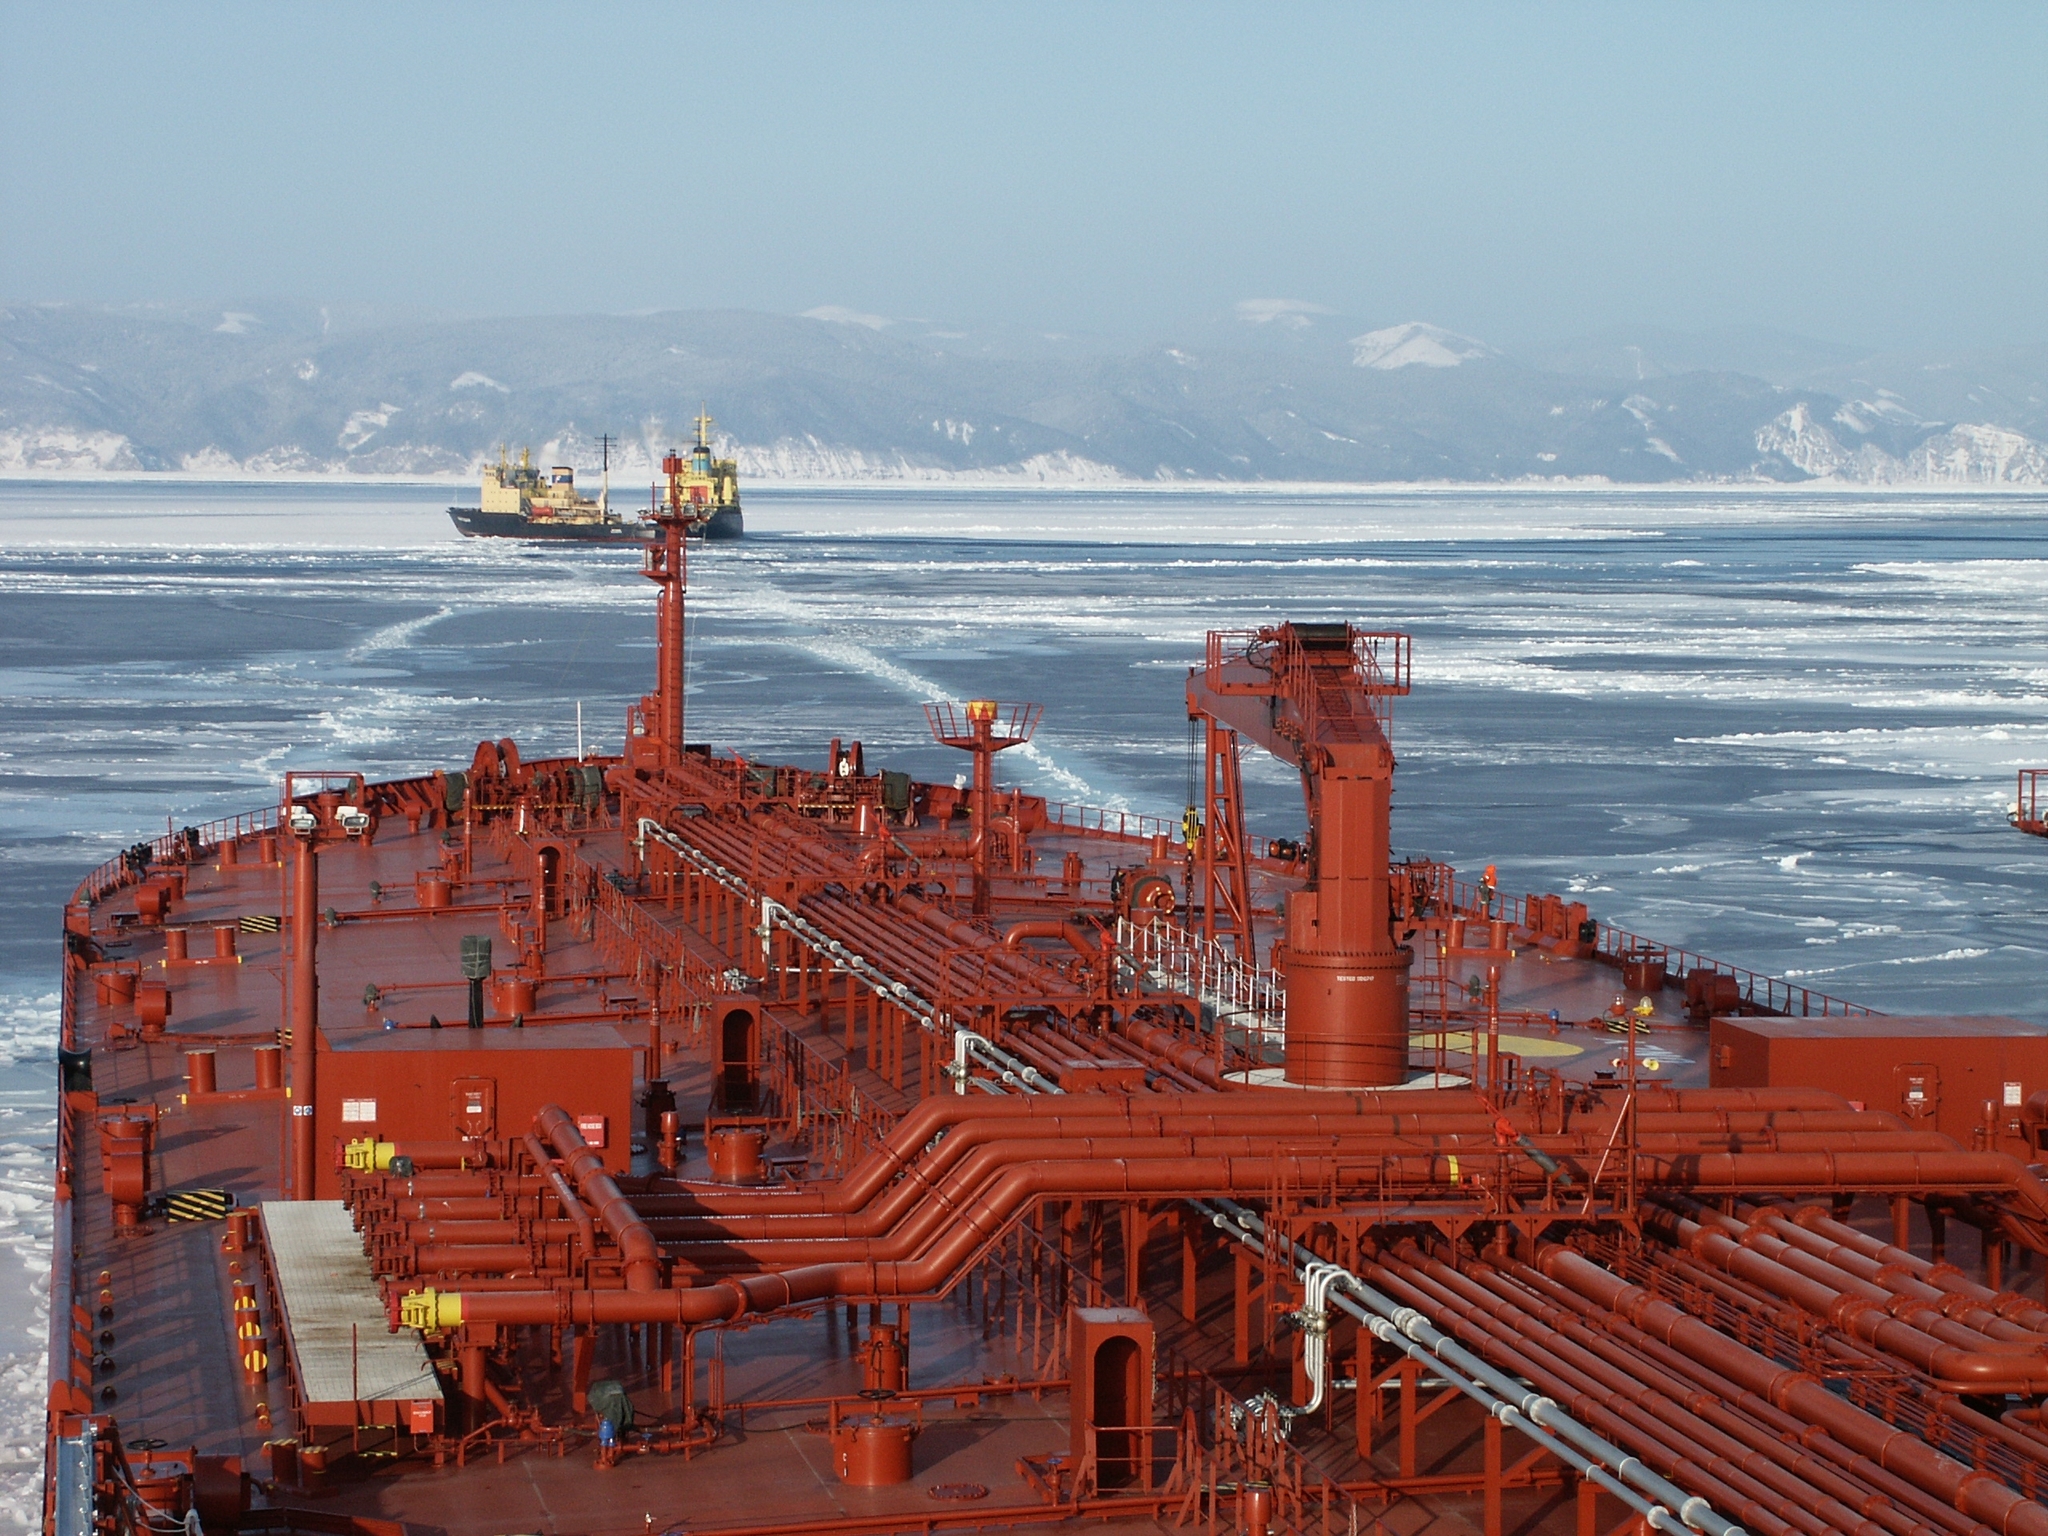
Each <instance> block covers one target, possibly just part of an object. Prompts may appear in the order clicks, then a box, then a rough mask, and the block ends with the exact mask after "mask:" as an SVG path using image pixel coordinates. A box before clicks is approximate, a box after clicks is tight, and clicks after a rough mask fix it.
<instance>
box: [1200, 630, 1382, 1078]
mask: <svg viewBox="0 0 2048 1536" xmlns="http://www.w3.org/2000/svg"><path fill="white" fill-rule="evenodd" d="M1408 663H1409V637H1408V636H1407V635H1405V634H1398V633H1385V632H1373V631H1368V630H1362V629H1358V628H1356V627H1354V626H1353V625H1350V624H1299V623H1287V624H1280V625H1276V626H1270V627H1268V628H1264V629H1258V630H1212V631H1211V632H1210V634H1209V643H1208V653H1207V656H1206V658H1205V660H1204V663H1203V665H1202V666H1201V667H1200V668H1198V669H1193V670H1191V671H1190V672H1189V673H1188V718H1189V719H1191V720H1195V719H1199V720H1201V721H1202V722H1203V724H1204V731H1205V735H1206V738H1207V744H1206V749H1205V752H1204V758H1205V767H1204V770H1203V782H1204V789H1203V805H1202V807H1201V812H1202V816H1201V819H1202V827H1203V830H1202V831H1201V833H1200V834H1199V838H1198V841H1199V847H1198V848H1197V850H1196V863H1197V865H1198V866H1199V869H1200V883H1201V891H1202V895H1201V906H1202V909H1203V932H1204V936H1205V937H1207V938H1210V939H1219V938H1221V937H1224V936H1229V937H1230V938H1231V940H1232V942H1233V943H1235V944H1236V945H1237V947H1238V950H1239V953H1240V955H1241V956H1242V957H1243V958H1245V959H1246V960H1250V959H1251V958H1252V956H1251V953H1250V949H1251V940H1250V935H1251V933H1252V927H1251V920H1250V919H1251V880H1250V868H1249V863H1250V861H1249V857H1248V847H1247V840H1246V837H1245V832H1244V795H1243V788H1242V783H1241V781H1240V779H1239V776H1238V767H1237V754H1238V738H1239V737H1240V736H1241V737H1244V738H1246V739H1247V740H1250V741H1252V742H1256V743H1257V744H1258V745H1259V746H1262V747H1264V748H1265V749H1266V750H1267V751H1269V752H1271V753H1272V754H1273V755H1274V756H1275V757H1278V758H1279V759H1281V760H1282V761H1283V762H1289V763H1293V764H1296V765H1297V766H1298V767H1299V768H1300V770H1301V784H1302V794H1303V797H1304V798H1305V799H1306V801H1307V803H1308V828H1309V848H1308V864H1309V879H1308V884H1307V886H1306V888H1305V889H1302V890H1299V891H1296V892H1293V893H1292V894H1290V895H1289V897H1288V898H1287V940H1286V948H1285V952H1284V955H1283V956H1282V957H1280V958H1281V961H1282V969H1284V971H1285V974H1286V977H1287V1046H1286V1071H1287V1080H1288V1081H1289V1082H1291V1083H1299V1084H1301V1085H1303V1086H1305V1087H1317V1088H1359V1087H1374V1086H1378V1085H1382V1084H1387V1083H1398V1082H1401V1081H1402V1080H1403V1078H1404V1077H1405V1075H1406V1069H1407V1062H1408V967H1409V964H1410V962H1411V960H1412V958H1413V956H1412V954H1411V953H1410V951H1408V950H1407V949H1405V948H1404V947H1402V946H1401V945H1400V944H1399V943H1398V942H1397V940H1396V938H1395V935H1394V932H1393V925H1392V914H1391V902H1390V899H1389V890H1388V865H1389V844H1390V835H1391V834H1390V810H1391V802H1392V796H1393V787H1394V749H1393V745H1392V743H1391V742H1390V741H1389V739H1388V736H1387V728H1388V726H1389V724H1390V723H1391V716H1392V700H1393V697H1394V696H1395V695H1396V694H1404V693H1406V692H1408V686H1409V684H1408V677H1409V670H1408Z"/></svg>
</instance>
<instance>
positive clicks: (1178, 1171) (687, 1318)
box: [443, 1157, 1336, 1324]
mask: <svg viewBox="0 0 2048 1536" xmlns="http://www.w3.org/2000/svg"><path fill="white" fill-rule="evenodd" d="M1335 1172H1336V1165H1335V1164H1333V1163H1332V1162H1331V1161H1330V1160H1329V1159H1326V1158H1321V1157H1249V1158H1227V1157H1215V1158H1187V1159H1180V1160H1176V1161H1173V1162H1170V1163H1158V1162H1126V1161H1123V1160H1121V1159H1119V1160H1113V1161H1096V1162H1091V1163H1080V1164H1075V1165H1072V1166H1061V1167H1053V1168H1040V1167H1026V1168H1012V1169H1009V1170H1007V1171H1006V1172H1005V1173H1004V1174H1003V1176H1002V1177H1001V1178H1000V1179H999V1180H997V1181H996V1183H995V1185H994V1186H993V1187H992V1188H991V1189H990V1190H989V1191H988V1193H987V1195H986V1197H985V1198H977V1199H976V1200H975V1201H973V1202H971V1203H970V1204H969V1205H968V1206H967V1207H966V1208H965V1209H963V1210H961V1211H960V1212H958V1213H956V1214H955V1216H954V1217H953V1219H952V1221H951V1222H950V1224H949V1225H948V1226H947V1228H946V1229H945V1231H944V1233H943V1235H942V1236H941V1237H940V1238H939V1240H938V1241H936V1242H935V1243H933V1244H932V1245H931V1246H930V1247H929V1248H927V1249H926V1250H925V1251H924V1253H922V1254H921V1255H920V1256H919V1257H918V1258H916V1259H915V1260H911V1261H907V1262H902V1261H887V1262H884V1261H865V1260H862V1261H854V1262H848V1263H838V1264H813V1265H806V1266H804V1267H802V1268H797V1269H791V1270H786V1271H783V1272H780V1273H774V1274H759V1275H748V1276H744V1277H740V1278H734V1279H721V1280H719V1281H716V1282H714V1283H713V1284H711V1285H706V1286H700V1287H697V1288H695V1289H690V1290H666V1291H609V1292H606V1291H598V1292H593V1291H574V1292H562V1293H559V1294H557V1293H555V1292H551V1291H547V1292H532V1293H528V1294H519V1293H508V1292H496V1293H491V1294H487V1295H481V1296H475V1297H471V1296H468V1295H464V1296H462V1297H460V1298H459V1299H455V1298H443V1302H444V1306H448V1308H449V1310H452V1311H453V1312H454V1314H455V1317H454V1320H456V1321H460V1322H489V1323H504V1324H523V1323H557V1322H560V1323H684V1324H695V1323H711V1322H720V1321H726V1320H730V1319H734V1318H739V1317H744V1316H746V1315H747V1314H749V1313H766V1312H773V1311H775V1310H777V1309H778V1308H781V1307H787V1306H799V1305H803V1304H806V1303H809V1302H815V1301H823V1300H826V1299H828V1298H832V1297H839V1296H919V1295H927V1294H930V1293H932V1292H934V1291H937V1290H940V1289H942V1288H943V1287H944V1286H945V1285H946V1284H947V1283H948V1282H949V1281H951V1280H952V1279H954V1278H955V1277H956V1276H958V1275H959V1274H961V1273H962V1272H963V1271H964V1269H965V1268H966V1266H967V1265H968V1264H970V1263H971V1262H972V1261H973V1259H974V1257H975V1256H976V1254H977V1253H979V1252H980V1251H981V1250H982V1249H983V1248H984V1247H985V1246H986V1244H987V1243H989V1242H990V1241H991V1240H993V1239H994V1238H995V1237H997V1236H999V1235H1000V1234H1001V1233H1002V1232H1003V1231H1004V1229H1005V1228H1006V1227H1007V1226H1008V1225H1009V1222H1010V1221H1011V1219H1012V1218H1013V1217H1014V1216H1015V1215H1016V1214H1017V1213H1018V1212H1019V1211H1020V1210H1022V1209H1023V1208H1024V1207H1025V1205H1026V1204H1028V1203H1029V1202H1031V1201H1034V1200H1038V1199H1042V1198H1045V1197H1048V1196H1054V1195H1058V1196H1067V1197H1076V1198H1125V1197H1145V1198H1152V1199H1169V1198H1190V1197H1195V1196H1201V1195H1211V1194H1217V1193H1226V1194H1234V1195H1240V1196H1250V1197H1257V1196H1260V1195H1263V1194H1264V1193H1265V1192H1266V1191H1267V1190H1268V1189H1270V1188H1271V1187H1272V1184H1273V1181H1275V1180H1293V1181H1296V1182H1297V1183H1298V1184H1302V1185H1307V1186H1310V1187H1313V1186H1314V1185H1315V1184H1316V1183H1317V1181H1320V1180H1326V1179H1328V1178H1330V1177H1331V1176H1332V1174H1333V1173H1335ZM451 1303H452V1305H451ZM443 1315H444V1316H446V1315H447V1312H445V1311H444V1314H443Z"/></svg>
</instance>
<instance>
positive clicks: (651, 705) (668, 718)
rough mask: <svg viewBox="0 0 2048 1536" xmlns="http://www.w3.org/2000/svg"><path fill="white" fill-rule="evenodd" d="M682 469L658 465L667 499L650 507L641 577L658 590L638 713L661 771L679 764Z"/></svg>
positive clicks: (684, 582) (685, 579)
mask: <svg viewBox="0 0 2048 1536" xmlns="http://www.w3.org/2000/svg"><path fill="white" fill-rule="evenodd" d="M683 467H684V461H683V460H682V459H681V458H680V457H678V456H677V455H675V454H670V455H669V456H668V457H667V458H665V459H663V460H662V461H661V468H662V472H663V473H664V474H666V475H667V476H668V486H669V494H668V498H667V500H666V501H665V502H659V503H657V504H656V506H655V510H654V521H655V524H656V526H657V527H659V528H660V530H661V537H660V538H659V539H658V540H651V541H649V543H648V545H647V565H646V568H645V571H644V572H643V574H645V575H646V577H647V578H648V580H650V581H654V582H658V583H659V584H660V586H661V595H660V598H659V606H658V608H657V612H656V622H655V635H656V653H655V664H654V693H653V695H652V696H651V697H650V698H647V699H645V700H643V701H642V704H641V707H642V710H643V712H644V713H645V715H646V719H647V731H648V734H649V735H651V736H653V737H654V738H655V739H656V740H657V741H659V742H660V756H659V758H658V759H657V760H658V762H659V763H660V765H661V766H662V767H664V768H672V767H674V766H675V765H676V764H678V763H680V762H681V761H682V760H683V595H684V593H685V592H686V591H687V590H688V589H689V574H690V573H689V559H688V556H687V555H686V554H685V553H684V550H685V541H684V530H685V529H686V528H688V527H689V524H690V520H691V517H692V516H693V513H692V512H691V511H690V510H689V509H688V503H686V502H685V501H684V500H683V499H682V496H681V494H680V492H679V489H678V484H677V478H678V476H679V475H680V474H681V472H682V470H683Z"/></svg>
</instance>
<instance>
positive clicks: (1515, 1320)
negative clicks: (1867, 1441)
mask: <svg viewBox="0 0 2048 1536" xmlns="http://www.w3.org/2000/svg"><path fill="white" fill-rule="evenodd" d="M1401 1252H1402V1255H1403V1259H1404V1261H1405V1262H1407V1263H1409V1264H1411V1265H1413V1266H1415V1267H1417V1268H1420V1269H1422V1270H1423V1271H1424V1272H1425V1273H1426V1274H1427V1275H1428V1276H1429V1278H1430V1279H1431V1280H1432V1281H1434V1282H1435V1283H1436V1284H1437V1285H1438V1286H1439V1287H1440V1288H1442V1289H1444V1290H1446V1291H1449V1292H1452V1293H1454V1294H1455V1295H1456V1296H1457V1297H1458V1298H1459V1301H1460V1302H1461V1303H1465V1304H1469V1307H1476V1308H1484V1309H1485V1310H1486V1311H1487V1312H1488V1313H1489V1314H1490V1315H1491V1316H1492V1317H1493V1318H1494V1319H1495V1320H1496V1326H1492V1327H1491V1328H1490V1330H1489V1331H1490V1332H1491V1333H1492V1334H1493V1336H1495V1337H1496V1338H1500V1339H1502V1340H1504V1342H1505V1344H1506V1345H1507V1346H1508V1347H1510V1348H1526V1349H1529V1350H1535V1351H1540V1352H1544V1353H1547V1354H1548V1355H1549V1356H1552V1357H1554V1358H1555V1359H1556V1360H1557V1361H1558V1362H1559V1364H1560V1365H1561V1366H1562V1367H1563V1368H1565V1369H1569V1370H1578V1369H1581V1368H1582V1369H1583V1370H1585V1371H1589V1372H1591V1373H1592V1376H1591V1379H1590V1383H1589V1385H1590V1389H1591V1390H1592V1391H1593V1392H1594V1393H1595V1394H1596V1395H1595V1396H1594V1397H1593V1398H1592V1399H1591V1400H1590V1402H1589V1404H1587V1405H1585V1406H1591V1407H1597V1406H1598V1405H1599V1404H1600V1403H1602V1402H1604V1401H1606V1399H1607V1398H1608V1396H1609V1394H1610V1392H1612V1391H1615V1390H1619V1391H1622V1392H1626V1393H1628V1394H1629V1395H1630V1396H1631V1397H1632V1399H1633V1401H1634V1402H1635V1404H1636V1407H1637V1410H1638V1411H1639V1412H1643V1413H1647V1414H1651V1415H1654V1416H1655V1417H1656V1418H1657V1419H1658V1420H1659V1421H1660V1422H1662V1423H1664V1424H1666V1425H1669V1426H1671V1427H1672V1428H1673V1429H1675V1430H1677V1431H1678V1432H1679V1434H1680V1435H1681V1436H1682V1437H1683V1438H1681V1439H1680V1440H1678V1441H1677V1442H1675V1446H1674V1448H1675V1449H1677V1450H1678V1451H1679V1452H1680V1453H1681V1454H1684V1453H1685V1452H1686V1449H1687V1447H1688V1445H1690V1444H1692V1443H1695V1442H1696V1443H1698V1444H1700V1445H1701V1446H1707V1447H1711V1448H1713V1449H1714V1450H1715V1451H1716V1452H1717V1454H1719V1455H1721V1456H1723V1457H1727V1458H1730V1459H1731V1460H1732V1461H1733V1462H1734V1464H1735V1465H1736V1466H1737V1467H1739V1469H1740V1471H1741V1473H1742V1475H1744V1476H1745V1477H1749V1478H1754V1479H1755V1481H1756V1482H1757V1483H1758V1484H1760V1485H1762V1486H1763V1487H1764V1488H1765V1489H1766V1490H1767V1493H1766V1494H1765V1496H1766V1497H1767V1498H1768V1499H1769V1500H1770V1501H1771V1508H1772V1510H1773V1512H1774V1515H1775V1517H1776V1518H1781V1519H1783V1520H1786V1521H1790V1522H1792V1523H1795V1524H1804V1523H1806V1522H1807V1520H1808V1518H1809V1517H1808V1516H1807V1514H1806V1511H1805V1507H1804V1506H1806V1505H1808V1504H1811V1503H1813V1502H1814V1501H1813V1499H1812V1493H1813V1491H1815V1490H1818V1491H1819V1492H1820V1493H1821V1494H1822V1495H1823V1496H1824V1498H1827V1499H1833V1500H1835V1501H1837V1502H1838V1504H1839V1505H1840V1508H1839V1509H1838V1510H1835V1511H1829V1512H1827V1516H1826V1520H1825V1521H1824V1522H1822V1523H1821V1524H1820V1525H1819V1529H1820V1530H1821V1531H1823V1532H1834V1531H1845V1532H1846V1531H1852V1530H1855V1531H1863V1532H1866V1533H1870V1536H1877V1533H1879V1532H1887V1531H1889V1532H1899V1533H1903V1532H1908V1531H1910V1532H1919V1531H1924V1530H1925V1529H1926V1527H1925V1525H1924V1523H1923V1522H1922V1521H1920V1520H1917V1519H1913V1518H1911V1517H1908V1516H1904V1515H1902V1514H1900V1513H1899V1512H1897V1511H1895V1510H1892V1509H1890V1508H1889V1507H1888V1506H1887V1501H1886V1500H1885V1499H1884V1498H1882V1497H1881V1496H1879V1495H1878V1494H1876V1493H1874V1492H1873V1490H1872V1488H1871V1487H1870V1486H1869V1485H1868V1483H1859V1482H1858V1481H1856V1480H1855V1479H1854V1478H1852V1477H1850V1476H1849V1475H1847V1474H1845V1473H1843V1472H1842V1471H1840V1470H1838V1469H1837V1468H1835V1467H1833V1466H1830V1465H1829V1464H1827V1463H1826V1462H1823V1461H1821V1460H1819V1459H1818V1458H1817V1457H1815V1456H1813V1455H1811V1454H1809V1453H1808V1452H1806V1451H1805V1450H1803V1449H1802V1448H1801V1447H1800V1446H1799V1444H1798V1442H1797V1441H1796V1440H1794V1439H1793V1438H1791V1437H1789V1436H1786V1435H1784V1434H1782V1433H1778V1432H1774V1431H1773V1430H1772V1429H1770V1428H1767V1427H1765V1426H1764V1425H1761V1424H1758V1423H1757V1422H1755V1421H1754V1420H1752V1419H1746V1418H1744V1417H1743V1416H1741V1415H1740V1414H1737V1413H1735V1412H1733V1411H1732V1410H1731V1409H1730V1408H1729V1407H1728V1406H1727V1404H1726V1402H1725V1401H1724V1400H1723V1398H1722V1397H1721V1395H1720V1394H1721V1392H1722V1391H1724V1390H1725V1388H1726V1383H1725V1382H1722V1381H1720V1380H1719V1378H1716V1377H1713V1376H1711V1375H1710V1374H1709V1373H1706V1372H1704V1371H1701V1370H1700V1369H1699V1368H1698V1367H1697V1366H1694V1365H1693V1364H1692V1362H1691V1361H1688V1360H1684V1359H1683V1358H1682V1357H1681V1358H1680V1359H1679V1360H1678V1361H1677V1362H1676V1364H1675V1366H1674V1363H1673V1362H1670V1361H1667V1360H1661V1359H1660V1360H1653V1359H1651V1358H1649V1357H1648V1356H1646V1355H1644V1354H1643V1353H1642V1351H1640V1350H1638V1349H1635V1348H1633V1347H1631V1346H1630V1345H1629V1344H1628V1343H1626V1342H1625V1341H1623V1340H1621V1339H1619V1338H1616V1337H1615V1336H1613V1335H1612V1334H1611V1333H1600V1332H1596V1331H1594V1330H1593V1329H1590V1328H1588V1327H1587V1326H1586V1324H1585V1322H1584V1321H1583V1320H1581V1318H1580V1317H1579V1316H1578V1315H1577V1314H1576V1313H1574V1312H1573V1311H1571V1310H1569V1309H1568V1308H1567V1307H1563V1306H1560V1305H1559V1304H1558V1302H1557V1301H1556V1300H1554V1299H1551V1298H1549V1297H1548V1296H1547V1295H1546V1294H1545V1292H1544V1291H1542V1290H1539V1289H1532V1288H1531V1287H1530V1285H1529V1278H1528V1277H1527V1276H1525V1275H1524V1274H1522V1273H1516V1274H1513V1275H1510V1274H1509V1273H1507V1272H1504V1271H1502V1270H1499V1269H1495V1268H1493V1267H1492V1266H1489V1265H1484V1264H1481V1265H1477V1266H1474V1267H1473V1269H1472V1270H1470V1271H1469V1272H1466V1273H1461V1272H1458V1271H1454V1270H1451V1269H1449V1268H1448V1267H1447V1266H1445V1265H1443V1264H1442V1263H1441V1262H1439V1261H1436V1260H1433V1259H1430V1258H1429V1257H1428V1256H1427V1255H1425V1254H1422V1253H1421V1252H1420V1250H1419V1249H1417V1248H1416V1247H1415V1245H1414V1244H1413V1243H1403V1244H1402V1245H1401ZM1534 1278H1535V1279H1536V1280H1537V1281H1538V1282H1539V1284H1541V1285H1544V1286H1547V1285H1548V1284H1549V1282H1547V1281H1543V1280H1542V1277H1540V1276H1535V1277H1534ZM1567 1294H1569V1293H1567ZM1572 1299H1573V1300H1579V1298H1576V1297H1574V1298H1572ZM1580 1304H1581V1305H1584V1303H1583V1301H1581V1302H1580ZM1459 1310H1460V1311H1461V1312H1464V1311H1467V1310H1468V1306H1467V1305H1461V1306H1460V1307H1459ZM1680 1368H1682V1371H1681V1369H1680ZM1686 1378H1690V1379H1693V1380H1695V1381H1697V1383H1698V1385H1699V1386H1700V1387H1701V1388H1703V1389H1704V1390H1698V1391H1683V1390H1681V1389H1682V1387H1683V1383H1684V1379H1686ZM1587 1384H1588V1383H1585V1382H1582V1385H1587ZM1751 1401H1752V1402H1754V1401H1755V1400H1754V1399H1752V1400H1751ZM1758 1406H1763V1407H1767V1406H1768V1405H1763V1404H1758ZM1665 1443H1666V1444H1668V1445H1669V1444H1673V1442H1671V1441H1669V1440H1668V1439H1667V1440H1666V1442H1665ZM1863 1470H1864V1471H1865V1472H1867V1473H1870V1474H1875V1475H1877V1476H1879V1477H1880V1478H1882V1477H1883V1473H1882V1470H1881V1469H1880V1468H1877V1467H1875V1466H1872V1465H1869V1464H1868V1463H1866V1464H1865V1465H1864V1469H1863ZM1802 1484H1804V1486H1802ZM1786 1499H1790V1500H1792V1501H1794V1502H1793V1503H1792V1504H1791V1505H1790V1506H1787V1505H1786V1504H1785V1503H1784V1500H1786Z"/></svg>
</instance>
